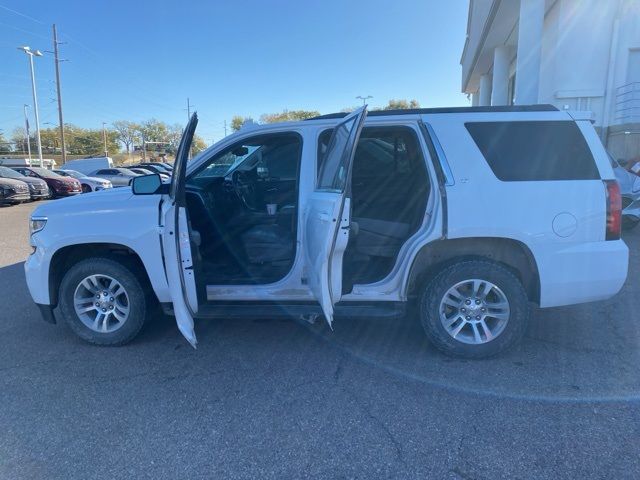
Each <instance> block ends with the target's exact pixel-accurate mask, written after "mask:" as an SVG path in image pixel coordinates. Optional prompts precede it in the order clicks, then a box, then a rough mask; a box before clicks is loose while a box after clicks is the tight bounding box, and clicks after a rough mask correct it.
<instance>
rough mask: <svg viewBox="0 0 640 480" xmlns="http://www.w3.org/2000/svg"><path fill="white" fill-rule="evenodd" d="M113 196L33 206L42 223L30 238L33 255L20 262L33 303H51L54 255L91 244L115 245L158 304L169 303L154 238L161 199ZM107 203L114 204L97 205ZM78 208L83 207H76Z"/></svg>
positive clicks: (159, 250)
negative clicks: (131, 260) (134, 258)
mask: <svg viewBox="0 0 640 480" xmlns="http://www.w3.org/2000/svg"><path fill="white" fill-rule="evenodd" d="M83 197H85V195H83ZM90 197H93V198H90ZM119 197H122V195H118V196H115V195H109V194H108V193H106V192H99V193H97V194H87V195H86V198H85V201H86V203H85V204H83V203H82V202H78V201H76V202H68V203H67V204H66V207H67V208H64V207H65V205H63V204H64V203H65V202H66V200H63V201H58V202H55V204H54V205H53V207H55V208H42V209H40V208H39V209H38V211H36V212H35V213H34V215H39V216H46V217H47V219H48V220H47V224H46V226H45V228H44V229H43V230H42V231H40V232H38V233H36V234H34V235H32V237H31V245H32V246H33V247H34V253H32V254H31V255H30V256H29V258H28V259H27V261H26V262H25V273H26V278H27V285H28V287H29V292H30V293H31V296H32V297H33V299H34V301H35V302H36V303H38V304H43V305H50V304H51V303H52V298H51V294H50V289H49V281H50V269H51V263H52V259H53V258H54V257H55V255H56V253H58V252H60V251H61V250H62V249H67V248H73V247H78V248H82V247H86V246H89V245H95V244H112V245H118V246H122V247H126V248H127V249H130V250H131V251H133V252H134V253H135V254H137V255H138V257H139V258H140V260H141V262H142V264H143V265H144V268H145V270H146V273H147V275H148V277H149V281H150V283H151V287H152V288H153V291H154V292H155V294H156V296H157V297H158V300H159V301H160V302H168V301H170V295H169V288H168V285H167V279H166V275H165V271H164V263H163V260H162V246H161V239H160V226H159V213H158V212H159V208H158V207H159V201H160V198H161V197H160V196H159V195H149V196H134V195H131V194H129V195H126V198H119ZM108 199H113V200H114V202H113V203H112V202H108V201H103V200H108ZM73 200H76V199H73ZM78 200H80V198H79V199H78ZM49 205H51V204H48V205H45V206H44V207H49ZM79 206H82V207H83V208H76V207H79Z"/></svg>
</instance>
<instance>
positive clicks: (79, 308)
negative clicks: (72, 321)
mask: <svg viewBox="0 0 640 480" xmlns="http://www.w3.org/2000/svg"><path fill="white" fill-rule="evenodd" d="M91 310H96V306H95V305H94V304H93V303H91V304H89V305H86V306H80V305H77V304H76V313H87V312H90V311H91Z"/></svg>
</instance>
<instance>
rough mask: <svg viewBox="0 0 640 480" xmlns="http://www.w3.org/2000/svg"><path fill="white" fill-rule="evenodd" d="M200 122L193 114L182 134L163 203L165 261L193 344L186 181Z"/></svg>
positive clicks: (194, 300)
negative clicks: (169, 185)
mask: <svg viewBox="0 0 640 480" xmlns="http://www.w3.org/2000/svg"><path fill="white" fill-rule="evenodd" d="M197 125H198V116H197V115H196V114H195V113H194V114H193V115H192V116H191V119H190V120H189V123H188V124H187V127H186V128H185V130H184V133H183V134H182V139H181V140H180V146H179V147H178V151H177V153H176V161H175V163H174V166H173V176H172V177H171V188H170V190H169V198H167V199H165V201H164V202H163V204H162V216H163V219H164V229H163V234H162V235H163V239H162V240H163V248H164V261H165V268H166V271H167V282H168V283H169V290H170V292H171V301H172V302H173V311H174V314H175V316H176V322H177V324H178V328H179V329H180V332H181V333H182V335H184V338H186V339H187V341H188V342H189V343H190V344H191V345H192V346H193V347H195V346H196V343H197V342H196V334H195V331H194V329H193V317H194V315H195V313H196V312H197V311H198V297H197V290H196V280H195V276H194V271H193V258H192V254H191V236H190V234H189V221H188V218H187V209H186V199H185V180H186V173H187V161H188V159H189V151H190V150H191V142H192V140H193V135H194V133H195V130H196V126H197Z"/></svg>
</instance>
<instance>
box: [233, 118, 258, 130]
mask: <svg viewBox="0 0 640 480" xmlns="http://www.w3.org/2000/svg"><path fill="white" fill-rule="evenodd" d="M247 121H253V118H251V117H241V116H240V115H235V116H234V117H233V118H232V119H231V131H232V132H237V131H238V130H240V129H241V128H242V125H244V122H247Z"/></svg>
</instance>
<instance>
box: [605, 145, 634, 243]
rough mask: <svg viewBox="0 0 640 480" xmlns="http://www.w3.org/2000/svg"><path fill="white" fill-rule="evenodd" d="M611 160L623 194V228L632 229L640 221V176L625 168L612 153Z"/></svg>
mask: <svg viewBox="0 0 640 480" xmlns="http://www.w3.org/2000/svg"><path fill="white" fill-rule="evenodd" d="M609 160H610V161H611V166H612V167H613V172H614V173H615V175H616V179H617V180H618V183H619V184H620V192H621V194H622V228H623V229H625V230H630V229H632V228H634V227H635V226H637V225H638V223H639V222H640V177H639V176H638V175H636V174H634V173H631V172H629V171H628V170H626V169H625V168H623V167H622V166H621V165H620V163H619V162H618V161H616V159H614V158H613V156H611V155H610V154H609Z"/></svg>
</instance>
